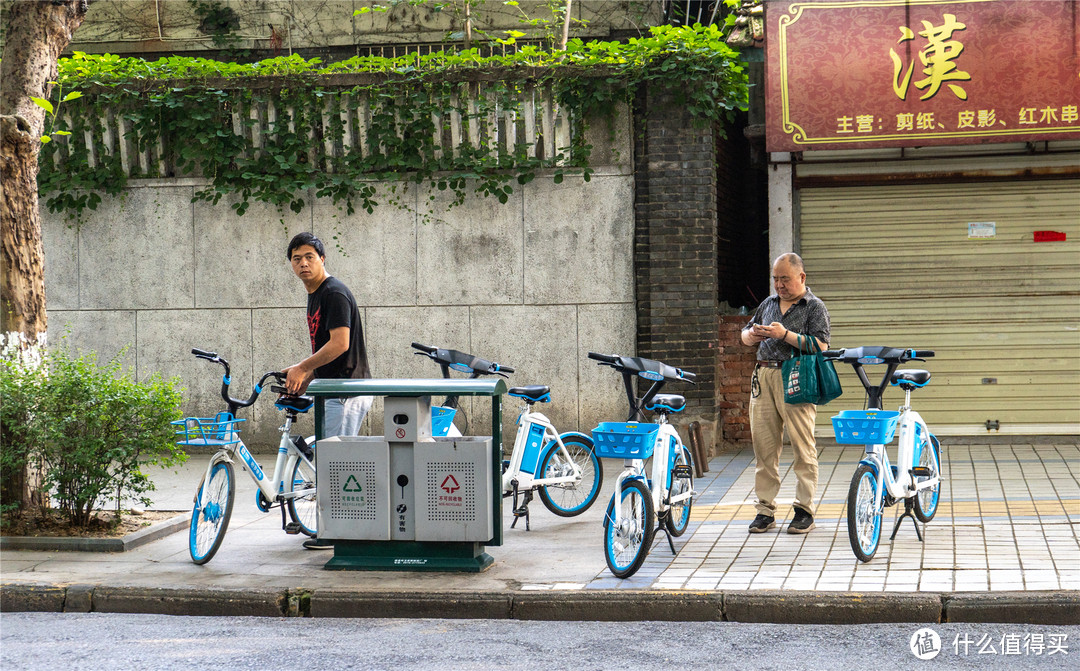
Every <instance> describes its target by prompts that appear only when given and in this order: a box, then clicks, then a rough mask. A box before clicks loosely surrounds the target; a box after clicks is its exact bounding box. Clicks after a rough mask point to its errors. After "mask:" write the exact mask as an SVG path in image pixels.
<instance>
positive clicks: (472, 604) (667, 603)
mask: <svg viewBox="0 0 1080 671" xmlns="http://www.w3.org/2000/svg"><path fill="white" fill-rule="evenodd" d="M0 611H2V612H5V613H12V612H67V613H73V612H77V613H89V612H97V613H151V614H160V615H204V616H205V615H218V616H257V617H316V618H328V617H333V618H454V619H492V620H504V619H514V620H547V621H555V620H558V621H594V622H628V621H635V622H640V621H650V620H652V621H670V622H678V621H686V622H721V621H723V622H755V623H773V624H869V623H883V622H886V623H887V622H925V623H937V622H982V623H991V622H993V623H1017V624H1019V623H1024V624H1044V625H1077V624H1080V591H1068V592H1061V591H1047V592H1008V593H1000V592H999V593H986V592H964V593H958V594H941V593H937V592H928V593H916V594H907V593H858V592H837V593H826V594H823V593H815V592H779V591H763V592H752V593H748V592H676V591H645V590H640V591H639V590H633V591H630V590H589V591H579V592H569V591H568V592H546V591H545V592H536V591H516V592H452V591H444V592H389V591H387V592H350V591H345V590H308V589H304V588H295V589H294V588H290V589H265V590H260V589H244V590H227V589H206V588H195V589H192V588H184V589H170V588H160V587H154V588H147V587H105V586H93V585H66V586H65V585H51V584H24V583H11V584H4V585H0Z"/></svg>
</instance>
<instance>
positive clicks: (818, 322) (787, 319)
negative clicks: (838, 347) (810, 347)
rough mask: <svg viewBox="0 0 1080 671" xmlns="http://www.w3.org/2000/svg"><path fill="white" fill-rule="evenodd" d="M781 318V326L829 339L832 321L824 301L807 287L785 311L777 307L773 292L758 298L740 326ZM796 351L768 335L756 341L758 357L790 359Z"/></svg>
mask: <svg viewBox="0 0 1080 671" xmlns="http://www.w3.org/2000/svg"><path fill="white" fill-rule="evenodd" d="M773 322H780V323H781V324H783V325H784V328H786V329H787V330H789V331H791V332H793V333H801V334H802V335H807V334H809V335H812V336H814V337H816V338H818V339H819V340H821V341H822V342H826V343H827V342H829V336H830V329H831V325H830V322H829V311H828V310H827V309H826V308H825V303H823V302H822V300H821V299H820V298H818V297H817V296H815V295H814V294H813V293H812V292H811V291H810V288H809V287H807V288H806V293H805V294H803V297H802V298H800V299H799V301H798V302H797V303H795V304H794V305H792V306H791V307H790V308H788V311H787V314H784V313H782V312H781V311H780V297H779V296H777V295H775V294H774V295H772V296H769V297H768V298H766V299H765V300H763V301H762V302H761V305H759V306H758V308H757V310H755V311H754V316H753V317H752V318H751V319H750V321H749V322H748V323H747V324H746V326H744V327H743V330H745V329H748V328H750V327H751V326H753V325H754V324H771V323H773ZM794 353H795V348H794V347H792V346H791V345H789V344H787V343H786V342H784V341H783V340H780V339H778V338H768V339H766V340H762V341H761V342H760V343H758V351H757V359H758V361H783V360H784V359H790V358H791V357H792V355H793V354H794Z"/></svg>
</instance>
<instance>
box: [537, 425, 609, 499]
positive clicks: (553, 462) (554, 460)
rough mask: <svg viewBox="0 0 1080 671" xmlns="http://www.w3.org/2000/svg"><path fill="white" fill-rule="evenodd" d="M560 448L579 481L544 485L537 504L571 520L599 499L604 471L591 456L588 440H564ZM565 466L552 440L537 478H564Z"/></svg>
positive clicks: (566, 466)
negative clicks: (573, 467) (577, 473)
mask: <svg viewBox="0 0 1080 671" xmlns="http://www.w3.org/2000/svg"><path fill="white" fill-rule="evenodd" d="M563 445H564V446H565V447H566V451H567V453H568V454H569V455H570V459H571V460H573V461H574V463H575V464H577V467H578V468H579V469H580V470H581V480H579V481H578V482H574V483H570V484H565V485H544V486H543V487H540V500H541V501H543V503H544V506H545V507H546V508H547V509H548V510H550V511H551V512H553V513H555V514H556V515H558V516H559V517H574V516H575V515H580V514H581V513H583V512H585V511H586V510H588V509H589V508H591V507H592V504H593V503H596V499H597V497H599V496H600V485H601V484H603V482H604V467H603V465H602V464H601V463H600V459H599V458H597V456H596V453H594V452H593V446H592V441H591V440H589V439H588V438H585V437H583V436H574V437H572V438H565V439H563ZM569 466H570V465H569V464H566V463H563V458H562V455H561V453H560V451H559V443H558V442H556V441H554V440H553V441H551V442H550V447H548V449H547V452H545V453H544V457H543V458H542V459H541V460H540V470H539V473H540V477H541V478H556V477H559V476H561V475H564V474H567V473H565V471H566V470H567V469H568V468H569Z"/></svg>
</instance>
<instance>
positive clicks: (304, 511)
mask: <svg viewBox="0 0 1080 671" xmlns="http://www.w3.org/2000/svg"><path fill="white" fill-rule="evenodd" d="M315 482H316V478H315V464H311V463H309V462H307V461H306V460H305V459H303V458H300V459H297V460H296V465H295V466H293V470H292V477H290V478H289V479H288V481H286V486H287V487H288V491H289V492H294V491H296V490H298V489H307V488H308V487H314V486H315ZM286 507H287V508H288V509H289V519H291V520H292V521H293V522H296V523H297V524H299V525H300V533H302V534H304V535H305V536H309V537H311V538H315V537H316V535H317V534H318V531H319V503H318V499H317V498H316V494H315V490H314V489H312V490H311V491H310V492H309V493H307V494H305V495H304V496H301V497H297V498H290V499H289V500H288V504H287V506H286Z"/></svg>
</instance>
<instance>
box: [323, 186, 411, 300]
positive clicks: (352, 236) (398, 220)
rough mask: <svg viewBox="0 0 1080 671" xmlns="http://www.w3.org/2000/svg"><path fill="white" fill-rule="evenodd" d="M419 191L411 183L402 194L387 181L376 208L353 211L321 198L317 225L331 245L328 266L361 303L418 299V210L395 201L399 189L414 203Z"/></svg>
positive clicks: (403, 189)
mask: <svg viewBox="0 0 1080 671" xmlns="http://www.w3.org/2000/svg"><path fill="white" fill-rule="evenodd" d="M403 191H404V193H403ZM414 193H415V187H413V188H412V189H411V190H410V189H408V188H407V185H400V186H399V188H398V190H397V193H396V194H391V193H390V192H389V189H388V188H386V187H385V186H384V187H383V188H382V189H380V191H379V193H378V194H377V195H376V197H375V200H376V201H377V202H378V203H379V207H378V208H377V209H376V210H375V213H374V214H368V213H367V212H366V211H365V210H360V209H357V210H356V211H355V212H354V213H353V214H352V215H351V216H350V215H347V214H346V213H345V211H344V210H343V209H342V210H339V209H338V208H337V207H335V206H334V205H333V204H331V203H330V202H329V201H322V200H317V201H315V207H314V208H313V217H314V229H313V230H314V232H315V235H317V236H319V239H320V240H322V241H323V244H324V245H326V270H327V272H329V273H330V274H331V275H333V276H335V277H337V278H338V279H340V280H341V281H342V282H344V283H345V284H346V286H348V287H349V289H350V290H351V291H352V293H353V296H354V297H355V298H356V302H357V303H358V304H359V305H415V304H416V273H417V267H416V215H415V214H414V213H413V212H412V211H409V210H405V209H399V208H397V207H394V205H393V204H391V203H390V202H389V199H390V198H391V196H395V195H396V196H397V197H400V198H402V199H403V202H404V204H406V205H408V206H410V207H412V206H414V204H415V195H414Z"/></svg>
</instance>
